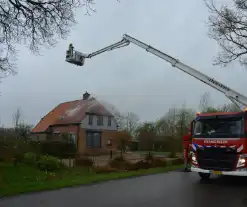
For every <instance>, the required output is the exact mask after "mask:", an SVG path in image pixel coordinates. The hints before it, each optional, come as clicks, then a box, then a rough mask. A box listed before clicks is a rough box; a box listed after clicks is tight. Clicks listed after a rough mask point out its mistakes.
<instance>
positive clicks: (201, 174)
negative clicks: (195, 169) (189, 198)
mask: <svg viewBox="0 0 247 207" xmlns="http://www.w3.org/2000/svg"><path fill="white" fill-rule="evenodd" d="M198 174H199V176H200V177H201V179H202V180H208V179H209V178H210V175H211V174H210V173H201V172H199V173H198Z"/></svg>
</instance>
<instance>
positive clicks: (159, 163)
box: [152, 158, 167, 167]
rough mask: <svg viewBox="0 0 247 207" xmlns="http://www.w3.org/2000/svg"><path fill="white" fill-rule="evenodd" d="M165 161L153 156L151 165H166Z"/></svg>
mask: <svg viewBox="0 0 247 207" xmlns="http://www.w3.org/2000/svg"><path fill="white" fill-rule="evenodd" d="M166 166H167V163H166V160H164V159H160V158H155V159H153V161H152V167H166Z"/></svg>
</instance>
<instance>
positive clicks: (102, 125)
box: [31, 92, 119, 154]
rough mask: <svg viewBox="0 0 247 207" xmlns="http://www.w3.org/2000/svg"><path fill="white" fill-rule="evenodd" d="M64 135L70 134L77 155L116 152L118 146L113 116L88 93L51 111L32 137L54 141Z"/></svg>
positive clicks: (36, 139) (33, 138)
mask: <svg viewBox="0 0 247 207" xmlns="http://www.w3.org/2000/svg"><path fill="white" fill-rule="evenodd" d="M63 133H66V134H70V135H71V137H72V138H73V140H74V142H75V144H76V146H77V151H78V153H79V154H102V153H107V152H109V150H110V149H111V150H113V151H115V150H116V149H117V145H118V143H119V142H118V140H117V137H118V133H119V132H118V126H117V123H116V121H115V119H114V117H113V115H112V114H111V113H110V112H109V111H108V110H107V109H106V108H105V106H103V105H102V104H101V103H100V102H98V101H97V100H96V99H95V98H93V97H91V96H90V94H89V93H87V92H86V93H84V94H83V98H82V99H81V100H75V101H70V102H65V103H61V104H59V105H58V106H57V107H55V108H54V109H53V110H51V111H50V112H49V113H48V114H47V115H45V116H44V117H43V118H42V119H41V120H40V122H39V123H38V124H37V125H36V126H35V127H34V128H33V130H32V133H31V138H32V140H35V141H42V140H54V139H57V138H59V137H61V136H60V135H62V134H63ZM55 134H56V136H54V135H55ZM57 135H58V136H57ZM109 143H110V145H111V146H109Z"/></svg>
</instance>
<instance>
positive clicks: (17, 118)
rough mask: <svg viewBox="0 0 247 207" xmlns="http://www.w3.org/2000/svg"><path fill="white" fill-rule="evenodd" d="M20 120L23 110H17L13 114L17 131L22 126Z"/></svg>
mask: <svg viewBox="0 0 247 207" xmlns="http://www.w3.org/2000/svg"><path fill="white" fill-rule="evenodd" d="M20 119H21V109H20V108H17V109H16V111H15V112H14V114H13V122H14V126H15V129H17V128H18V126H19V124H20Z"/></svg>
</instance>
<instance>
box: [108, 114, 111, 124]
mask: <svg viewBox="0 0 247 207" xmlns="http://www.w3.org/2000/svg"><path fill="white" fill-rule="evenodd" d="M108 126H111V116H108Z"/></svg>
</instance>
